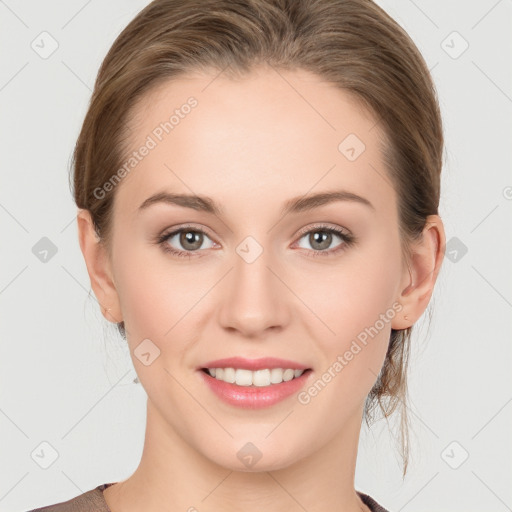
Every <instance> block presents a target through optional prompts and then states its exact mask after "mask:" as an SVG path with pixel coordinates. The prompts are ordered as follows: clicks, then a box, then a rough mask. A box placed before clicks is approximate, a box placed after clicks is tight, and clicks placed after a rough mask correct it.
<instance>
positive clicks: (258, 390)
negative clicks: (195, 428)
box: [198, 360, 312, 409]
mask: <svg viewBox="0 0 512 512" xmlns="http://www.w3.org/2000/svg"><path fill="white" fill-rule="evenodd" d="M223 361H230V360H223ZM246 361H247V360H246ZM259 361H261V360H258V361H257V362H256V363H255V364H258V365H259V368H260V369H261V365H260V362H259ZM274 361H275V360H274ZM214 362H215V364H218V363H219V361H214ZM208 364H211V363H208ZM299 366H300V365H299ZM209 367H210V368H232V367H238V368H241V366H237V365H232V366H230V365H226V366H224V363H223V364H221V365H219V366H209ZM264 367H265V368H269V366H264ZM282 367H283V366H281V365H278V366H273V368H282ZM290 367H291V368H297V369H301V368H298V367H297V366H295V363H294V364H293V365H290V366H289V365H288V364H286V365H284V368H290ZM246 369H249V368H246ZM198 373H199V374H200V375H201V377H202V379H203V380H204V382H205V383H206V384H207V385H208V386H209V388H210V389H211V390H212V391H213V392H214V393H215V394H216V395H217V396H218V397H219V398H221V399H222V400H224V401H225V402H227V403H228V404H230V405H234V406H236V407H242V408H246V409H262V408H264V407H270V406H272V405H274V404H277V403H278V402H281V401H282V400H284V399H285V398H288V397H289V396H291V395H293V394H294V393H297V392H298V391H299V390H300V389H301V388H302V387H303V386H304V385H305V383H306V380H307V379H308V378H309V375H310V374H311V373H312V372H311V371H307V372H304V373H303V374H302V375H301V376H300V377H297V378H294V379H292V380H289V381H287V382H281V384H271V385H270V386H262V387H259V386H237V385H236V384H230V383H229V382H224V381H221V380H217V379H215V378H214V377H212V376H210V375H209V374H208V373H206V372H205V371H202V370H200V371H199V372H198Z"/></svg>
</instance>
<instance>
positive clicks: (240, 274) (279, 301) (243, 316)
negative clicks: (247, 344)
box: [221, 236, 286, 334]
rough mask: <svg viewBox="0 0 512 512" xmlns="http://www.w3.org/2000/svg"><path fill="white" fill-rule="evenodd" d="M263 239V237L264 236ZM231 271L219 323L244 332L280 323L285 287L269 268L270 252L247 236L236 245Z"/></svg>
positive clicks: (267, 248)
mask: <svg viewBox="0 0 512 512" xmlns="http://www.w3.org/2000/svg"><path fill="white" fill-rule="evenodd" d="M265 240H266V239H265ZM235 252H236V254H235V255H234V258H233V267H234V268H233V270H232V272H231V273H230V274H231V277H230V280H229V284H228V285H227V290H226V296H225V298H224V301H223V303H222V311H221V322H222V324H223V326H224V327H226V328H229V327H231V328H235V329H237V330H239V331H241V332H244V333H245V334H248V333H249V332H251V333H252V334H255V333H257V332H259V331H263V330H265V329H267V328H268V327H277V326H282V325H283V323H284V322H285V320H286V315H285V311H286V307H285V302H286V297H283V295H282V294H283V292H285V291H286V290H285V287H283V285H282V283H281V282H280V280H279V279H278V278H277V277H276V276H275V275H274V272H275V270H274V272H273V271H272V270H270V269H271V268H272V261H273V259H274V258H273V254H272V251H271V250H270V248H269V247H264V246H263V244H261V243H260V242H258V240H256V239H255V238H254V237H252V236H248V237H246V238H245V239H244V240H242V242H240V243H239V244H238V246H237V247H236V248H235Z"/></svg>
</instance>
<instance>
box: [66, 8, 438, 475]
mask: <svg viewBox="0 0 512 512" xmlns="http://www.w3.org/2000/svg"><path fill="white" fill-rule="evenodd" d="M258 64H269V65H271V66H273V67H274V68H275V69H283V70H284V69H288V70H294V69H303V70H306V71H309V72H312V73H315V74H316V75H318V76H319V77H321V78H322V79H323V80H325V81H328V82H330V83H332V84H333V85H334V86H336V87H339V88H340V89H342V90H343V91H345V92H347V93H348V94H350V95H351V96H352V97H353V98H354V99H355V100H356V101H358V102H359V103H360V104H361V105H362V106H364V107H366V108H367V109H368V110H369V111H370V112H371V113H372V114H373V116H374V117H375V119H376V120H377V122H378V124H379V127H382V129H383V133H384V135H385V139H386V140H385V144H384V146H383V148H382V154H383V158H384V161H385V164H386V168H387V171H388V175H389V179H390V181H391V183H392V184H393V186H394V188H395V190H396V192H397V198H398V209H399V223H400V226H399V228H400V238H401V243H402V251H403V255H404V258H405V260H404V261H409V260H408V258H410V243H411V242H412V241H414V240H416V239H418V238H419V237H420V236H421V233H422V231H423V228H424V227H425V223H426V218H427V216H428V215H432V214H438V204H439V196H440V174H441V167H442V152H443V131H442V123H441V115H440V109H439V105H438V101H437V94H436V90H435V87H434V84H433V81H432V78H431V76H430V73H429V70H428V68H427V66H426V63H425V61H424V59H423V57H422V56H421V54H420V52H419V50H418V49H417V47H416V46H415V44H414V42H413V41H412V40H411V38H410V37H409V36H408V35H407V33H406V32H405V31H404V30H403V29H402V28H401V27H400V25H398V23H397V22H395V21H394V20H393V19H392V18H391V17H390V16H389V15H388V14H387V13H386V12H385V11H384V10H382V9H381V8H380V7H379V6H377V5H376V4H375V3H374V2H373V1H371V0H155V1H154V2H152V3H150V4H149V5H148V6H147V7H145V8H144V9H143V10H142V11H141V12H140V13H139V14H138V15H137V16H136V17H135V18H134V19H133V20H132V21H131V22H130V23H129V25H128V26H127V27H126V28H125V29H124V30H123V31H122V32H121V34H120V35H119V36H118V37H117V39H116V40H115V42H114V44H113V45H112V47H111V48H110V50H109V52H108V54H107V55H106V57H105V59H104V60H103V63H102V65H101V68H100V70H99V72H98V76H97V79H96V83H95V86H94V91H93V94H92V98H91V102H90V105H89V108H88V111H87V114H86V116H85V120H84V123H83V126H82V129H81V132H80V135H79V137H78V140H77V143H76V147H75V150H74V154H73V165H74V169H73V171H74V174H73V194H74V199H75V202H76V204H77V206H78V207H79V208H83V209H86V210H88V211H89V212H90V214H91V217H92V220H93V223H94V227H95V230H96V232H97V234H98V236H99V237H100V239H101V243H103V244H104V245H105V247H106V248H107V249H108V251H109V253H110V248H111V246H110V244H111V228H112V212H113V208H112V206H113V198H114V194H115V190H116V189H115V188H113V190H111V191H110V192H109V193H106V194H105V196H104V197H102V198H101V200H99V199H98V198H97V197H96V195H95V193H94V191H95V190H96V189H97V188H98V187H102V186H103V184H105V183H106V182H108V181H109V179H111V177H112V175H113V173H114V172H115V171H116V170H117V169H119V167H120V166H121V165H122V162H123V157H124V155H125V153H126V151H127V149H128V140H129V137H128V135H129V132H128V130H127V129H126V126H127V124H128V120H129V119H130V114H131V113H132V112H133V110H134V106H135V105H136V104H137V102H138V101H139V100H140V99H141V98H143V97H144V96H145V95H147V94H148V93H149V91H150V90H153V89H154V88H156V87H157V86H158V85H161V84H163V83H164V82H167V81H169V80H170V79H172V78H177V77H179V76H180V75H183V74H185V73H187V72H190V71H201V70H204V69H210V70H211V69H217V70H219V72H220V71H223V72H225V73H232V74H236V73H239V74H241V73H248V72H250V71H251V69H252V68H253V67H254V66H256V65H258ZM118 326H119V329H120V332H121V334H124V324H123V323H122V322H121V323H120V324H118ZM411 333H412V327H409V328H408V329H404V330H395V329H392V330H391V337H390V342H389V348H388V351H387V354H386V358H385V362H384V365H383V367H382V369H381V372H380V374H379V376H378V378H377V381H376V383H375V385H374V387H373V388H372V390H371V391H370V393H369V395H368V398H367V400H366V403H365V408H364V418H365V419H366V423H367V425H370V422H371V420H373V417H374V412H375V409H376V407H377V404H378V405H379V406H380V410H381V411H382V413H383V414H384V416H385V417H386V418H388V416H390V415H391V414H392V413H393V412H394V411H395V409H397V407H398V408H399V409H400V413H401V414H400V418H401V420H400V421H401V428H400V434H401V452H400V453H401V455H402V459H403V475H404V476H405V473H406V471H407V464H408V456H409V449H408V445H409V443H408V439H409V434H408V420H407V410H406V395H407V381H406V377H407V374H406V370H407V360H408V355H409V346H410V337H411Z"/></svg>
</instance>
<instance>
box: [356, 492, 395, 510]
mask: <svg viewBox="0 0 512 512" xmlns="http://www.w3.org/2000/svg"><path fill="white" fill-rule="evenodd" d="M357 494H359V497H360V498H361V500H362V502H363V503H364V504H365V505H366V506H367V507H368V508H369V509H370V510H371V511H372V512H388V510H386V509H385V508H384V507H383V506H382V505H379V504H378V503H377V502H376V501H375V500H374V499H373V498H372V497H371V496H369V495H368V494H364V493H363V492H359V491H357Z"/></svg>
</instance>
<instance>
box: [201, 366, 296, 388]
mask: <svg viewBox="0 0 512 512" xmlns="http://www.w3.org/2000/svg"><path fill="white" fill-rule="evenodd" d="M203 371H206V372H208V374H209V375H210V376H211V377H213V378H215V379H217V380H220V381H223V382H227V383H229V384H236V385H237V386H256V387H265V386H272V385H276V384H281V383H282V382H288V381H290V380H293V379H296V378H298V377H300V376H301V375H302V374H303V373H304V371H305V370H298V369H297V370H296V369H292V368H264V369H262V370H256V371H251V370H246V369H243V368H204V369H203Z"/></svg>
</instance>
